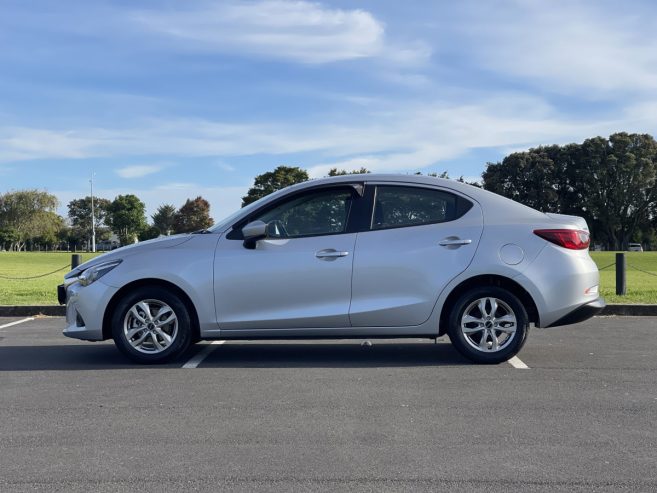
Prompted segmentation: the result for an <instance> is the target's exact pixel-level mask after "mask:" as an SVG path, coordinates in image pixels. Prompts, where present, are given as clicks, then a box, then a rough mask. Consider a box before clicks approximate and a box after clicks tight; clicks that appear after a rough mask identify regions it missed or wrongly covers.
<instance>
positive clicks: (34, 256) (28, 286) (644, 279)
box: [0, 252, 657, 305]
mask: <svg viewBox="0 0 657 493" xmlns="http://www.w3.org/2000/svg"><path fill="white" fill-rule="evenodd" d="M93 256H94V254H91V253H87V254H82V261H83V262H84V261H86V260H89V259H90V258H92V257H93ZM591 256H592V257H593V260H595V262H596V263H597V264H598V267H599V268H602V267H605V266H608V265H610V264H612V263H614V261H615V253H614V252H591ZM626 258H627V264H628V268H627V296H616V295H615V289H616V288H615V287H616V284H615V283H616V271H615V270H614V269H615V268H614V267H613V266H612V267H608V268H606V269H603V270H602V271H601V272H600V289H601V293H602V295H603V296H604V297H605V299H606V300H607V303H651V304H657V252H642V253H634V252H633V253H629V252H628V253H627V254H626ZM70 263H71V254H70V253H9V252H0V305H52V304H57V293H56V289H57V285H58V284H60V283H61V282H62V278H63V276H64V274H65V273H66V272H67V271H68V269H66V268H65V269H62V270H61V271H60V272H57V273H54V274H51V275H49V276H46V277H43V278H40V279H29V280H8V279H5V277H31V276H37V275H40V274H45V273H47V272H52V271H54V270H56V269H60V268H62V267H64V266H70ZM632 267H636V268H638V269H641V270H643V271H647V272H650V273H651V274H646V273H643V272H639V271H638V270H636V269H634V268H632Z"/></svg>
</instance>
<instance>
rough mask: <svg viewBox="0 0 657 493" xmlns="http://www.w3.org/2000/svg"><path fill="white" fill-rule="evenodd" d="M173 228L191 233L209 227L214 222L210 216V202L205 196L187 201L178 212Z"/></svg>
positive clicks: (176, 230) (180, 231) (177, 231)
mask: <svg viewBox="0 0 657 493" xmlns="http://www.w3.org/2000/svg"><path fill="white" fill-rule="evenodd" d="M173 224H174V225H173V229H174V231H175V232H176V233H191V232H193V231H199V230H202V229H207V228H209V227H210V226H212V225H213V224H214V221H213V220H212V218H211V217H210V203H209V202H208V201H207V200H205V199H204V198H203V197H200V196H199V197H196V198H195V199H194V200H190V199H187V202H185V204H184V205H183V206H182V207H181V208H180V210H178V212H176V215H175V216H174V223H173Z"/></svg>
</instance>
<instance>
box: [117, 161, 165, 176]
mask: <svg viewBox="0 0 657 493" xmlns="http://www.w3.org/2000/svg"><path fill="white" fill-rule="evenodd" d="M161 170H162V166H159V165H152V164H148V165H147V164H144V165H141V164H140V165H136V166H126V167H124V168H119V169H117V170H116V174H117V175H119V176H120V177H121V178H141V177H143V176H147V175H152V174H153V173H157V172H158V171H161Z"/></svg>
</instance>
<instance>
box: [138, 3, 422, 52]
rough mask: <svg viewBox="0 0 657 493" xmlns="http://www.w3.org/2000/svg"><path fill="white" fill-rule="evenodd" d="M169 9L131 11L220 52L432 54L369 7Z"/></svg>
mask: <svg viewBox="0 0 657 493" xmlns="http://www.w3.org/2000/svg"><path fill="white" fill-rule="evenodd" d="M179 5H183V7H178V8H176V9H171V10H164V9H158V10H151V11H139V12H135V13H133V14H132V19H133V21H135V22H137V23H138V24H139V25H140V26H142V27H144V28H146V29H148V30H150V31H153V32H156V33H160V34H162V35H166V36H168V37H170V38H172V39H175V40H176V42H177V43H178V44H180V42H186V43H187V46H191V47H195V48H198V49H202V50H209V51H215V52H221V53H248V54H253V55H260V56H266V57H273V58H282V59H287V60H292V61H296V62H301V63H310V64H319V63H329V62H336V61H342V60H353V59H359V58H370V57H384V58H387V59H390V60H391V61H393V62H401V63H407V62H417V61H419V60H424V59H426V58H427V57H428V56H429V55H430V50H429V49H428V47H427V46H426V45H425V44H423V43H420V42H417V41H416V42H414V43H412V44H409V45H408V46H397V45H394V44H391V43H389V42H388V40H387V39H386V36H385V26H384V25H383V23H382V22H380V21H379V20H377V19H376V18H375V17H374V16H373V15H372V14H371V13H369V12H367V11H365V10H342V9H335V8H329V7H325V6H323V5H322V4H320V3H314V2H308V1H305V0H294V1H284V0H260V1H255V2H240V1H200V2H199V1H190V2H185V3H183V4H179Z"/></svg>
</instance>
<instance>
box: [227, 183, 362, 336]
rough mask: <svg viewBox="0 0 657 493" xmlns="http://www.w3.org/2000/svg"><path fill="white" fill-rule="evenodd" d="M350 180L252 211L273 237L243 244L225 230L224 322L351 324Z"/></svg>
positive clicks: (245, 325) (246, 325) (252, 325)
mask: <svg viewBox="0 0 657 493" xmlns="http://www.w3.org/2000/svg"><path fill="white" fill-rule="evenodd" d="M357 198H358V195H357V194H356V193H355V191H354V189H353V188H352V187H345V186H339V187H335V188H329V189H326V188H324V189H319V190H311V191H309V192H302V193H300V194H296V195H293V196H291V197H289V198H288V199H284V200H283V201H282V203H281V202H279V203H276V204H274V205H273V206H272V207H271V208H269V209H267V210H264V211H262V213H258V215H256V216H254V217H251V218H250V220H260V221H264V222H265V223H267V224H268V225H269V228H268V229H269V237H268V238H266V239H264V240H260V241H258V242H257V244H256V247H255V249H248V248H245V247H244V245H243V242H242V241H241V240H239V239H236V240H231V239H229V238H227V237H224V238H223V239H222V240H221V241H220V242H219V245H218V247H217V252H216V260H215V299H216V310H217V320H218V322H219V327H220V329H222V330H235V329H287V328H292V329H293V328H330V327H349V303H350V299H351V274H352V264H353V259H354V245H355V242H356V233H348V232H347V231H348V230H347V225H348V221H349V215H350V212H351V210H352V206H353V203H354V200H356V199H357Z"/></svg>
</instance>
